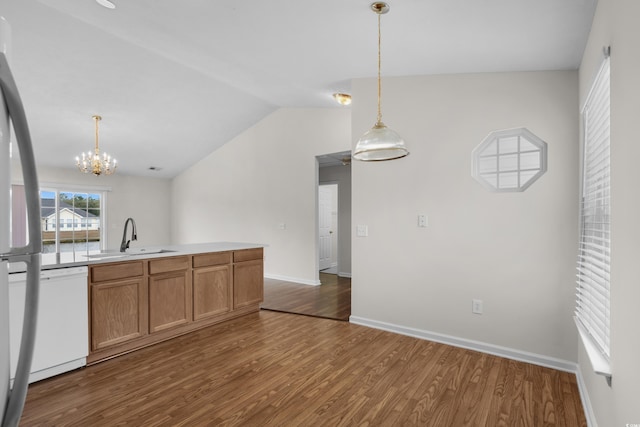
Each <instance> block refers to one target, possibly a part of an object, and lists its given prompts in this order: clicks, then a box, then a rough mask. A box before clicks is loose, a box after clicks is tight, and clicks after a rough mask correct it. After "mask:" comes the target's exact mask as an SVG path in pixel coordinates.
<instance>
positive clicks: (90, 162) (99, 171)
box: [76, 116, 118, 176]
mask: <svg viewBox="0 0 640 427" xmlns="http://www.w3.org/2000/svg"><path fill="white" fill-rule="evenodd" d="M92 117H93V120H95V122H96V145H95V148H94V149H93V153H92V152H90V151H87V152H86V153H82V154H81V155H80V156H78V157H76V166H78V169H80V172H84V173H89V172H91V173H92V174H94V175H96V176H99V175H111V174H112V173H114V172H115V171H116V168H117V167H118V163H117V160H116V159H113V158H111V156H110V155H108V154H107V153H102V155H100V144H99V143H98V122H99V121H100V120H102V117H100V116H92Z"/></svg>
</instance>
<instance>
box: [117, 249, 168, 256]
mask: <svg viewBox="0 0 640 427" xmlns="http://www.w3.org/2000/svg"><path fill="white" fill-rule="evenodd" d="M169 252H175V251H172V250H170V249H158V248H133V249H127V251H126V252H125V254H126V255H129V256H132V255H147V254H164V253H169Z"/></svg>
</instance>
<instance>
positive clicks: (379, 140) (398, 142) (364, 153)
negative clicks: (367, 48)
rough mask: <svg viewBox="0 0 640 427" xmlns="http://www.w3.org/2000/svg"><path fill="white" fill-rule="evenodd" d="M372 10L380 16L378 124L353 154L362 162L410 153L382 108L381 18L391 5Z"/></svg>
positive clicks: (375, 6)
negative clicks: (386, 123)
mask: <svg viewBox="0 0 640 427" xmlns="http://www.w3.org/2000/svg"><path fill="white" fill-rule="evenodd" d="M371 10H373V11H374V12H375V13H376V14H378V117H377V120H376V124H375V125H373V127H372V128H371V129H370V130H369V131H367V132H366V133H365V134H364V135H362V137H360V139H359V140H358V143H357V144H356V148H355V150H354V152H353V158H354V159H356V160H362V161H382V160H393V159H399V158H401V157H405V156H407V155H408V154H409V151H408V150H407V147H406V146H405V144H404V140H403V139H402V137H401V136H400V135H398V133H397V132H396V131H394V130H393V129H390V128H388V127H387V126H386V125H385V124H384V123H382V112H381V111H382V110H381V108H380V105H381V92H382V84H381V78H380V63H381V55H380V39H381V35H380V34H381V33H380V17H381V15H383V14H385V13H387V12H389V5H388V4H387V3H384V2H375V3H372V4H371Z"/></svg>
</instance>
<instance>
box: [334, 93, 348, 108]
mask: <svg viewBox="0 0 640 427" xmlns="http://www.w3.org/2000/svg"><path fill="white" fill-rule="evenodd" d="M333 98H334V99H335V100H336V101H337V102H338V104H340V105H349V104H351V95H349V94H348V93H341V92H338V93H334V94H333Z"/></svg>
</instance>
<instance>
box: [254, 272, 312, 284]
mask: <svg viewBox="0 0 640 427" xmlns="http://www.w3.org/2000/svg"><path fill="white" fill-rule="evenodd" d="M264 277H265V278H266V279H274V280H282V281H285V282H293V283H299V284H301V285H310V286H318V285H320V280H307V279H300V278H298V277H288V276H280V275H277V274H265V275H264Z"/></svg>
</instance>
